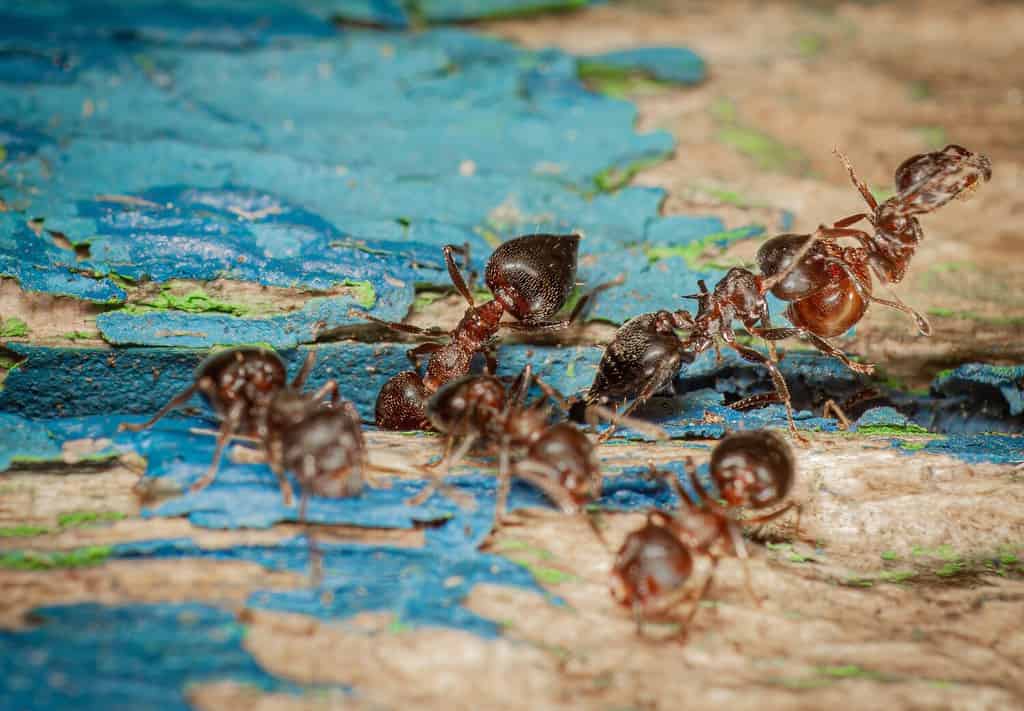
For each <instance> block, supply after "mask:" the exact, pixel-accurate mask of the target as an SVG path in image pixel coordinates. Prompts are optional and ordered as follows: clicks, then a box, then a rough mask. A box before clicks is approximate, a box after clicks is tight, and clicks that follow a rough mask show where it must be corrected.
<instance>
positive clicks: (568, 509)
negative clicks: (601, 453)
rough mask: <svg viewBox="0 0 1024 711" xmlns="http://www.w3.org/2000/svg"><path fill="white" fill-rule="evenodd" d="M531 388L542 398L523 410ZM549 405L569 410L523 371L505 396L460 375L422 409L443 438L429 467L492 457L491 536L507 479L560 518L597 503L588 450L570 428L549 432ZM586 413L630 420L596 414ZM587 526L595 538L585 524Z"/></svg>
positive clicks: (501, 389) (492, 383)
mask: <svg viewBox="0 0 1024 711" xmlns="http://www.w3.org/2000/svg"><path fill="white" fill-rule="evenodd" d="M533 384H536V385H537V386H538V387H539V388H540V389H541V391H542V393H543V394H544V397H542V398H538V399H537V400H535V401H534V402H533V403H531V404H527V403H526V397H527V393H528V391H529V389H530V386H531V385H533ZM548 401H551V402H554V403H555V404H556V405H558V406H559V407H561V408H562V409H563V410H564V409H566V408H567V407H568V403H566V401H565V398H564V397H563V396H562V395H561V394H559V393H558V391H556V390H555V389H554V388H552V387H551V386H550V385H548V384H547V383H546V382H545V381H544V380H543V379H542V378H541V377H540V376H538V375H536V374H534V372H533V368H532V366H531V365H529V364H527V365H526V366H525V367H524V368H523V370H522V371H521V372H520V374H519V376H518V377H517V378H516V380H515V382H514V383H513V384H512V385H511V386H510V387H509V388H508V389H507V390H506V387H505V386H504V385H503V384H502V382H501V381H500V380H498V378H496V377H494V376H493V375H486V374H484V375H467V376H464V377H462V378H459V379H457V380H453V381H451V382H449V383H447V384H445V385H444V386H443V387H441V388H440V389H439V390H438V391H437V392H436V393H435V394H434V395H433V396H432V397H431V398H430V399H429V400H428V401H427V406H426V414H427V416H428V418H429V419H430V423H431V425H432V426H433V427H434V428H435V429H437V430H438V431H440V432H443V433H444V434H445V435H446V444H445V454H444V456H443V457H442V459H441V460H440V461H439V462H438V464H437V465H435V466H438V465H441V464H443V465H444V469H445V471H448V470H450V469H451V467H452V466H454V465H455V464H456V463H457V462H459V461H460V460H461V459H462V458H463V457H465V456H466V455H467V454H468V453H469V452H470V450H471V449H473V448H474V447H476V448H477V449H479V450H482V451H483V452H485V453H488V454H495V453H496V454H497V456H498V478H499V488H498V495H497V503H496V506H495V511H494V525H493V526H492V530H495V529H497V528H498V526H499V525H500V522H501V520H502V518H503V517H504V515H505V511H506V506H507V501H508V494H509V489H510V486H511V481H512V478H519V479H523V480H524V481H526V482H528V483H530V484H532V485H533V486H535V487H536V488H538V489H540V490H541V491H542V492H543V493H544V494H545V495H546V496H547V497H548V498H549V499H550V500H551V501H552V502H554V503H555V504H556V505H557V506H558V507H559V508H560V509H561V510H562V511H564V512H565V513H572V514H575V513H582V512H583V506H584V505H585V504H586V503H588V502H591V501H593V500H594V499H596V498H597V497H598V496H600V493H601V481H602V477H601V470H600V464H599V462H598V460H597V455H596V450H595V447H594V443H593V442H592V441H591V440H590V438H589V437H587V435H586V434H585V433H583V432H582V431H580V429H578V428H577V427H576V426H575V425H573V424H571V423H568V422H560V423H556V424H549V421H550V419H551V415H552V410H551V408H550V407H549V405H548ZM590 412H591V413H592V414H593V413H596V414H597V415H599V416H603V417H609V418H612V419H614V420H622V419H627V420H629V418H623V417H621V416H618V415H615V414H614V413H611V412H610V411H608V410H607V408H604V407H602V406H595V407H593V408H591V411H590ZM630 424H631V426H636V427H638V428H640V429H644V428H646V430H648V431H653V432H654V436H656V437H659V438H664V437H665V433H664V432H663V431H662V430H661V429H660V428H657V427H653V426H651V425H648V424H647V423H641V422H633V421H632V420H630ZM456 441H458V446H457V447H456V446H455V443H456ZM513 454H514V455H515V456H513ZM442 476H443V475H442ZM433 490H434V487H428V488H427V489H424V491H423V492H421V493H420V494H418V495H417V496H416V497H415V499H414V501H418V500H423V499H425V498H426V497H427V496H429V495H430V494H431V493H432V492H433ZM588 523H589V524H590V526H591V528H593V529H594V531H595V533H596V534H597V535H598V537H599V538H600V537H601V534H600V532H599V531H598V530H597V528H596V525H595V524H594V523H593V521H592V520H590V519H589V517H588Z"/></svg>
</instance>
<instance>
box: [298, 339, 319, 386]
mask: <svg viewBox="0 0 1024 711" xmlns="http://www.w3.org/2000/svg"><path fill="white" fill-rule="evenodd" d="M314 363H316V349H315V348H311V349H310V350H309V353H307V354H306V359H305V360H304V361H302V367H301V368H299V372H298V373H296V374H295V377H294V378H293V379H292V387H293V388H295V389H296V390H298V389H300V388H301V387H302V386H303V385H305V384H306V378H308V377H309V373H310V371H312V370H313V364H314Z"/></svg>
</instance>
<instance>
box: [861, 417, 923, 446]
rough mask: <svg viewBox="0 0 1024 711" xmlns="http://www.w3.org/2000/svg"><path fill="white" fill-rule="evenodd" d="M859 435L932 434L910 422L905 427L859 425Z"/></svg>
mask: <svg viewBox="0 0 1024 711" xmlns="http://www.w3.org/2000/svg"><path fill="white" fill-rule="evenodd" d="M857 434H862V435H881V436H886V437H889V436H900V435H920V434H924V435H927V434H932V433H931V432H929V431H928V430H927V429H925V428H924V427H921V426H920V425H915V424H914V423H913V422H908V423H907V424H905V425H882V424H878V425H858V427H857ZM922 446H924V445H922Z"/></svg>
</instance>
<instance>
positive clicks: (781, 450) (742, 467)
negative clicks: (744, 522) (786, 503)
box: [709, 430, 796, 509]
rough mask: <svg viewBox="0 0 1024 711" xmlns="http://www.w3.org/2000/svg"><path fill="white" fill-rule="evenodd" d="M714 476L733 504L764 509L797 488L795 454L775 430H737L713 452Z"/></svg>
mask: <svg viewBox="0 0 1024 711" xmlns="http://www.w3.org/2000/svg"><path fill="white" fill-rule="evenodd" d="M709 468H710V470H711V479H712V481H714V483H715V487H716V488H717V489H718V495H719V497H721V498H722V499H724V500H725V501H726V502H727V503H728V505H729V506H746V507H749V508H753V509H763V508H766V507H769V506H775V505H776V504H779V503H781V502H782V501H783V500H784V499H785V498H786V496H787V494H788V493H789V491H790V489H792V488H793V480H794V478H795V476H796V465H795V463H794V460H793V454H792V452H791V450H790V448H789V445H788V444H786V440H784V439H783V438H782V437H781V436H780V435H779V434H777V433H776V432H774V431H772V430H750V431H745V432H736V433H734V434H731V435H729V436H728V437H726V438H724V439H723V440H722V441H721V442H719V444H718V446H716V447H715V449H714V451H713V452H712V453H711V463H710V465H709Z"/></svg>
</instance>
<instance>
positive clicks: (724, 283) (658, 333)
mask: <svg viewBox="0 0 1024 711" xmlns="http://www.w3.org/2000/svg"><path fill="white" fill-rule="evenodd" d="M793 268H795V267H793ZM788 273H789V272H788V270H783V271H782V272H781V273H780V274H779V275H777V276H773V277H768V278H765V277H761V276H758V275H756V274H754V273H753V272H751V271H749V270H747V269H743V268H741V267H734V268H732V269H730V270H729V271H728V272H726V274H725V276H724V277H722V279H721V280H719V282H718V283H717V284H716V285H715V289H714V291H710V292H709V291H708V288H707V285H706V284H705V283H704V281H703V280H700V281H699V282H698V284H699V285H700V293H699V294H693V295H689V296H687V297H686V298H692V299H696V300H697V301H698V310H697V315H696V316H692V315H691V314H690V313H689V312H688V311H686V310H684V309H680V310H678V311H658V312H655V313H649V314H641V315H640V316H636V317H634V318H633V319H630V320H629V321H627V322H626V323H625V324H623V326H622V327H621V328H620V329H619V330H618V331H617V332H616V333H615V337H614V338H613V339H612V342H611V343H609V344H608V346H607V348H606V349H605V352H604V354H603V355H602V357H601V362H600V363H599V365H598V369H597V374H596V375H595V377H594V382H593V384H592V385H591V387H590V389H589V391H588V392H587V395H586V396H585V398H584V402H586V403H591V404H592V403H600V404H604V405H618V404H619V403H621V402H624V401H626V400H630V399H631V400H632V402H631V403H630V404H629V406H628V407H627V408H626V410H625V411H624V413H623V414H629V413H630V412H631V411H632V410H633V409H635V408H636V407H639V406H640V405H642V404H643V403H644V402H646V401H647V400H648V399H650V398H651V397H653V396H654V395H655V394H656V393H657V392H658V391H659V390H661V389H662V388H664V387H665V386H666V385H668V384H669V383H670V382H671V380H672V379H673V378H674V377H675V375H676V373H678V372H679V369H680V368H681V367H682V366H683V365H684V364H688V363H692V362H693V361H694V359H695V358H696V357H697V356H698V355H700V354H701V353H703V352H704V351H706V350H708V349H709V348H712V347H713V348H715V350H716V352H717V350H718V339H719V338H720V339H721V340H722V341H724V342H725V344H726V345H727V346H729V347H730V348H732V349H733V350H734V351H736V352H737V353H738V354H739V355H740V357H741V358H743V359H744V360H746V361H749V362H751V363H758V364H760V365H763V366H765V367H766V368H767V369H768V371H769V373H770V374H771V377H772V382H773V383H774V384H775V393H774V394H772V395H770V396H765V395H754V396H752V397H749V398H746V399H744V400H741V401H739V402H737V403H735V404H734V405H733V407H735V408H737V409H744V408H746V407H750V406H752V405H754V404H759V403H767V402H773V401H779V402H782V403H783V404H784V405H785V407H786V416H787V418H788V420H789V429H790V432H791V433H792V434H793V436H794V437H796V438H797V439H798V440H800V441H801V442H806V438H805V437H803V435H801V434H800V433H799V432H798V431H797V429H796V424H795V422H794V421H793V407H792V403H791V398H790V395H789V388H788V387H787V386H786V381H785V379H784V378H783V377H782V373H781V372H780V371H779V368H778V366H777V365H776V358H775V357H774V347H773V346H772V341H775V340H778V339H780V338H786V337H788V336H790V335H794V333H793V331H794V329H777V328H773V327H772V325H771V318H770V314H769V312H768V302H767V300H766V298H765V294H767V293H768V290H769V289H771V288H772V286H773V285H774V284H775V283H776V282H777V281H778V280H779V279H782V278H785V276H786V275H788ZM736 320H738V321H740V322H741V323H742V324H743V327H744V328H745V329H746V331H747V332H748V333H750V334H751V335H752V336H757V337H760V338H764V339H765V340H767V341H768V342H769V355H767V356H766V355H764V354H762V353H761V352H759V351H756V350H754V349H753V348H750V347H748V346H745V345H743V344H741V343H738V342H737V340H736V332H735V331H734V330H733V326H732V324H733V322H734V321H736ZM684 329H686V330H688V331H689V335H688V336H687V337H686V338H685V339H684V338H681V337H679V336H678V335H677V334H676V331H677V330H684ZM832 355H834V356H835V357H837V358H840V359H841V360H842V361H843V362H844V363H846V364H847V365H849V366H850V367H852V368H858V367H860V366H859V365H858V364H856V363H852V362H850V361H849V359H848V358H847V357H846V355H845V354H844V353H842V351H839V350H838V349H836V350H835V352H834V353H833V354H832ZM574 414H575V413H574ZM612 431H613V429H609V430H608V431H606V432H605V433H604V435H603V437H608V436H610V435H611V433H612Z"/></svg>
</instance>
